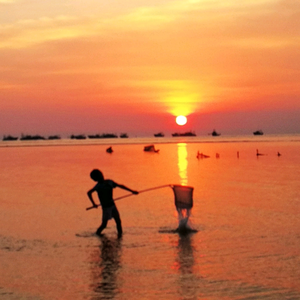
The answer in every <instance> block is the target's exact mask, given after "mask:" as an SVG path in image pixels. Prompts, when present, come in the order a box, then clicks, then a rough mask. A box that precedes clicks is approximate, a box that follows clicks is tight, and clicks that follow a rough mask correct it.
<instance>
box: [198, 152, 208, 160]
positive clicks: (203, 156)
mask: <svg viewBox="0 0 300 300" xmlns="http://www.w3.org/2000/svg"><path fill="white" fill-rule="evenodd" d="M196 157H197V158H198V159H199V158H200V159H202V158H210V156H209V155H205V154H203V153H202V152H201V153H200V152H199V151H198V152H197V156H196Z"/></svg>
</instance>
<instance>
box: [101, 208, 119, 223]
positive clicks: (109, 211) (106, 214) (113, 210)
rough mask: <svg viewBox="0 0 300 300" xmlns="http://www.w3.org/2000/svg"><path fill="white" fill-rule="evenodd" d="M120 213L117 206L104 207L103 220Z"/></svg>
mask: <svg viewBox="0 0 300 300" xmlns="http://www.w3.org/2000/svg"><path fill="white" fill-rule="evenodd" d="M117 215H118V210H117V208H116V207H115V206H111V207H105V208H103V214H102V221H108V220H110V219H112V218H114V217H115V216H117Z"/></svg>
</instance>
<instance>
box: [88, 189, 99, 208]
mask: <svg viewBox="0 0 300 300" xmlns="http://www.w3.org/2000/svg"><path fill="white" fill-rule="evenodd" d="M93 192H95V189H91V190H89V191H88V192H87V195H88V197H89V199H90V201H91V202H92V204H93V206H94V207H98V205H97V204H96V203H95V201H94V199H93V196H92V194H93Z"/></svg>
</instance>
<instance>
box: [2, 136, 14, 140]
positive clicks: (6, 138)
mask: <svg viewBox="0 0 300 300" xmlns="http://www.w3.org/2000/svg"><path fill="white" fill-rule="evenodd" d="M17 139H18V137H15V136H11V135H5V136H3V139H2V141H16V140H17Z"/></svg>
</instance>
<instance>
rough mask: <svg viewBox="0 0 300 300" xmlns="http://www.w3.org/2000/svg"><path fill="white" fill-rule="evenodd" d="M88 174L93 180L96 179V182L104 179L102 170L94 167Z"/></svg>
mask: <svg viewBox="0 0 300 300" xmlns="http://www.w3.org/2000/svg"><path fill="white" fill-rule="evenodd" d="M90 176H91V178H92V179H93V180H94V181H97V182H102V181H103V180H104V177H103V174H102V172H101V171H100V170H98V169H94V170H93V171H92V172H91V174H90Z"/></svg>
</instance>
